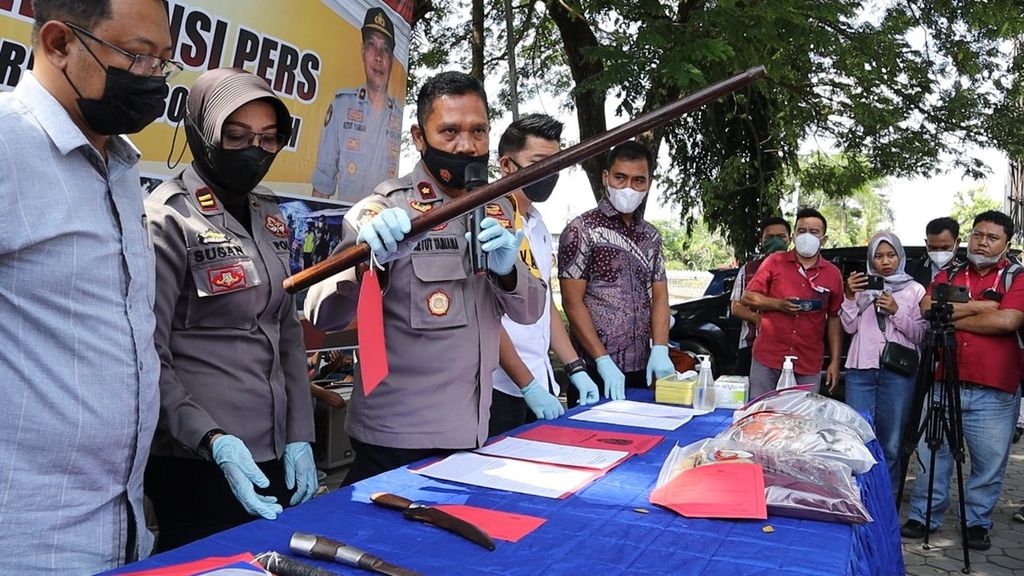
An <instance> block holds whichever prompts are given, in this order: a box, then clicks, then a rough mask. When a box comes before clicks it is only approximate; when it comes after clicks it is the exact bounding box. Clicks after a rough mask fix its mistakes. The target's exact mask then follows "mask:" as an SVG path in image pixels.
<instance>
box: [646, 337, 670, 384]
mask: <svg viewBox="0 0 1024 576" xmlns="http://www.w3.org/2000/svg"><path fill="white" fill-rule="evenodd" d="M675 373H676V365H675V364H673V363H672V360H670V359H669V357H668V346H665V345H664V344H655V345H654V346H651V357H650V358H648V359H647V385H648V386H650V385H651V384H653V383H654V380H653V379H651V375H652V374H653V375H654V378H655V379H657V378H664V377H665V376H671V375H672V374H675Z"/></svg>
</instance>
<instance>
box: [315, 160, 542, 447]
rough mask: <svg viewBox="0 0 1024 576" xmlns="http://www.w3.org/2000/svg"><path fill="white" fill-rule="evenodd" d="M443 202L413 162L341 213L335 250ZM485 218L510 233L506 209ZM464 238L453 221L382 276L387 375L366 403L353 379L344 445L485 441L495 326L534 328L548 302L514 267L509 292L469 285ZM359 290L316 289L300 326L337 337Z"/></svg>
mask: <svg viewBox="0 0 1024 576" xmlns="http://www.w3.org/2000/svg"><path fill="white" fill-rule="evenodd" d="M447 201H449V198H448V197H447V196H445V194H444V192H442V191H441V188H440V186H438V185H437V184H436V182H435V181H434V179H433V178H432V177H431V176H430V175H429V174H428V172H427V171H426V169H425V168H424V166H423V164H422V162H421V163H419V164H417V165H416V168H415V169H414V170H413V172H412V174H410V175H408V176H406V177H404V178H402V179H399V180H390V181H387V182H384V183H382V184H381V185H380V186H379V187H377V189H376V190H375V191H374V194H373V195H372V196H370V197H369V198H366V199H364V200H363V201H361V202H359V203H358V204H357V205H356V206H354V207H353V208H352V209H351V210H349V212H348V214H346V216H345V221H344V226H343V228H344V231H343V237H342V241H341V243H340V244H339V245H338V247H337V248H336V250H343V249H345V248H347V247H349V246H352V245H353V244H354V243H355V238H356V234H357V233H358V230H359V228H360V227H361V226H362V225H364V224H366V222H368V221H369V220H370V219H371V218H372V217H374V216H376V215H377V214H379V213H380V212H381V211H382V210H384V209H385V208H390V207H401V208H403V209H404V210H405V211H406V212H407V213H408V214H409V216H410V218H413V217H416V216H419V215H420V214H424V213H427V212H430V211H431V210H435V209H437V208H438V207H440V206H441V205H442V204H444V203H445V202H447ZM486 210H487V212H488V213H489V214H490V215H491V216H492V217H493V218H495V219H496V220H498V221H499V222H500V223H501V224H502V225H504V226H506V228H511V227H512V225H513V223H512V218H513V212H512V208H511V204H510V203H509V202H508V201H507V200H504V199H502V200H499V201H497V202H494V203H492V204H489V205H488V206H487V208H486ZM465 232H466V226H465V219H464V218H459V219H456V220H454V221H451V222H448V223H447V224H442V225H440V226H438V227H436V228H434V229H433V230H430V231H429V232H428V233H427V234H425V235H422V236H420V237H417V238H409V239H406V240H405V241H403V242H402V243H400V246H401V251H400V256H399V257H398V258H396V259H394V260H392V261H391V262H390V263H389V264H388V266H387V268H388V270H387V273H386V275H385V274H382V280H386V282H385V284H386V285H387V289H386V291H385V293H384V296H383V312H384V337H385V342H386V347H387V352H388V364H389V369H390V371H389V373H388V375H387V377H386V378H384V380H383V381H382V382H381V383H380V385H378V386H377V388H376V389H374V390H373V392H372V394H370V395H369V396H367V395H365V394H364V392H363V388H362V384H361V383H359V380H358V377H357V384H356V386H355V389H354V390H353V393H352V399H351V402H350V404H349V413H348V418H347V419H346V430H347V431H348V433H349V434H350V435H351V436H352V437H354V438H356V439H358V440H361V441H362V442H366V443H369V444H375V445H378V446H387V447H392V448H454V449H458V448H472V447H476V446H480V445H482V443H483V442H484V440H486V438H487V424H488V419H489V416H490V403H491V387H492V383H491V373H492V372H493V371H494V369H495V368H496V367H497V366H498V338H499V330H498V328H499V327H500V326H501V317H502V315H503V314H508V316H509V317H510V318H512V319H513V320H516V321H517V322H521V323H524V324H529V323H532V322H536V321H537V319H538V318H540V315H541V313H542V311H543V309H544V302H545V301H544V299H545V298H546V296H547V293H546V286H545V284H544V282H542V281H541V280H539V279H538V278H537V277H535V276H534V275H533V274H531V273H530V271H529V270H528V268H527V266H526V264H525V263H524V262H523V261H522V260H521V259H519V258H517V259H516V266H515V271H514V273H515V275H516V286H515V289H514V290H513V291H511V292H506V291H504V290H502V289H501V288H500V287H499V286H497V285H496V284H495V280H494V278H493V277H492V275H491V274H487V275H484V276H477V275H475V274H474V273H473V271H472V269H471V265H470V261H469V251H468V246H467V243H466V239H465ZM385 276H386V278H385ZM358 290H359V287H358V284H357V282H356V280H355V272H354V270H348V271H346V272H343V273H341V274H338V275H336V276H333V277H331V278H329V279H327V280H325V281H323V282H320V283H319V284H317V285H315V286H313V287H312V288H310V290H309V293H308V294H307V296H306V316H307V318H309V319H310V321H312V322H313V324H314V325H315V326H317V327H318V328H321V329H328V330H329V329H340V328H343V327H344V326H345V325H347V324H348V323H349V322H350V321H351V319H352V318H353V316H354V313H355V309H356V300H357V294H358ZM361 328H362V327H361Z"/></svg>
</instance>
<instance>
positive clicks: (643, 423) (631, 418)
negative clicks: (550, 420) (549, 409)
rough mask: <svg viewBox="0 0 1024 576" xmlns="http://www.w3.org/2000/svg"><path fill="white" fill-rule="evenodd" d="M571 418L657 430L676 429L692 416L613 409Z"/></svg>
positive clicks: (588, 412) (591, 411)
mask: <svg viewBox="0 0 1024 576" xmlns="http://www.w3.org/2000/svg"><path fill="white" fill-rule="evenodd" d="M569 419H570V420H582V421H584V422H600V423H602V424H617V425H619V426H634V427H636V428H654V429H655V430H675V429H676V428H679V427H680V426H682V425H683V424H686V423H687V422H689V421H690V416H686V417H683V418H658V417H656V416H644V415H642V414H630V413H628V412H613V411H611V410H587V411H586V412H580V413H579V414H573V415H572V416H569Z"/></svg>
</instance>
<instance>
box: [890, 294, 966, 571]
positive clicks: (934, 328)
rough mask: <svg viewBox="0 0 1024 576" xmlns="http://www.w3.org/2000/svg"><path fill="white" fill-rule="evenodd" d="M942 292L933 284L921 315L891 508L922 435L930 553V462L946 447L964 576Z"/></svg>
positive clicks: (954, 393) (952, 341)
mask: <svg viewBox="0 0 1024 576" xmlns="http://www.w3.org/2000/svg"><path fill="white" fill-rule="evenodd" d="M947 288H949V285H948V284H936V285H935V287H934V288H933V291H932V296H933V298H935V300H934V301H933V302H932V308H931V310H929V311H928V312H926V313H925V317H926V318H927V319H928V329H927V330H926V331H925V337H924V341H923V342H922V346H921V362H920V363H919V366H920V368H919V370H918V375H917V383H916V386H915V388H914V399H913V404H911V410H910V416H909V417H908V418H907V422H906V424H905V426H904V431H903V442H902V444H901V450H900V458H901V461H900V488H899V492H898V493H897V496H896V508H897V511H898V510H899V507H900V505H901V504H902V502H903V490H904V488H905V486H906V483H907V470H908V468H909V465H910V456H911V455H912V454H913V453H914V451H915V449H916V447H917V445H918V442H919V441H920V440H921V438H922V436H923V437H924V441H925V444H926V445H927V446H928V448H929V454H930V455H929V464H928V507H927V509H926V512H925V521H924V525H925V533H924V548H925V549H926V550H927V549H929V547H930V546H929V543H928V539H929V535H930V532H931V529H930V527H931V520H932V496H933V494H934V491H935V461H936V456H937V454H938V451H939V449H940V448H942V446H943V444H946V445H948V446H949V451H950V454H951V455H952V457H953V459H954V460H955V461H956V484H957V490H958V494H959V503H960V507H959V508H960V544H961V548H962V549H963V558H964V567H963V570H962V572H963V573H964V574H967V573H968V572H970V571H971V558H970V551H969V549H968V547H967V511H966V506H967V505H966V502H965V500H964V471H963V465H964V434H963V421H962V420H961V412H960V380H959V374H958V371H957V357H956V336H955V334H954V329H953V321H952V318H953V305H952V304H951V303H950V302H949V300H948V294H947ZM936 366H939V367H940V368H941V373H940V374H941V376H940V377H939V378H936V377H935V368H936ZM922 414H923V418H922ZM918 481H920V478H919V479H918Z"/></svg>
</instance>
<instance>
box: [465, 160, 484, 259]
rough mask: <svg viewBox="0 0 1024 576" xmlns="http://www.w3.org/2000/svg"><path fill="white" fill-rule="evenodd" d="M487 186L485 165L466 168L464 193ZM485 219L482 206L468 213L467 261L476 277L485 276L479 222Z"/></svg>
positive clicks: (478, 163)
mask: <svg viewBox="0 0 1024 576" xmlns="http://www.w3.org/2000/svg"><path fill="white" fill-rule="evenodd" d="M485 184H487V165H486V164H482V163H480V162H474V163H472V164H470V165H468V166H466V192H467V193H471V192H473V190H476V189H477V188H480V187H481V186H483V185H485ZM486 217H487V214H486V212H485V211H484V207H483V206H477V207H476V208H474V209H473V211H472V212H470V213H469V224H468V226H467V228H469V259H470V261H471V262H472V264H473V272H474V273H475V274H476V275H477V276H484V275H486V274H487V253H486V252H484V250H483V247H482V246H481V244H480V222H482V221H483V219H484V218H486Z"/></svg>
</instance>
